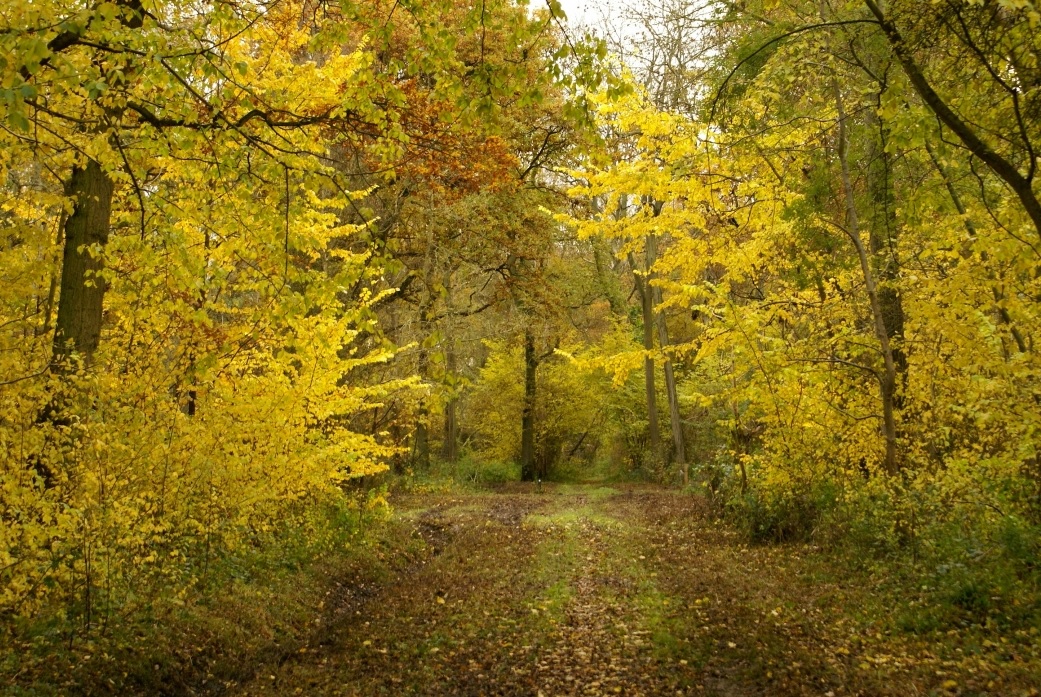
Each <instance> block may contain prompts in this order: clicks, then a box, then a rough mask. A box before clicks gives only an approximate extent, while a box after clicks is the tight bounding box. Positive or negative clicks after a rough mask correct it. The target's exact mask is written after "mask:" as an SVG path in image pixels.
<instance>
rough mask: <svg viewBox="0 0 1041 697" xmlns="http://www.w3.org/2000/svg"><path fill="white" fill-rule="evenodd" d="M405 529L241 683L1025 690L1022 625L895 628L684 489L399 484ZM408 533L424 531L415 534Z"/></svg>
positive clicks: (865, 600)
mask: <svg viewBox="0 0 1041 697" xmlns="http://www.w3.org/2000/svg"><path fill="white" fill-rule="evenodd" d="M393 505H394V507H395V510H396V513H395V516H396V519H397V522H396V523H395V524H396V525H401V526H403V530H405V531H406V535H408V536H410V537H411V538H412V543H411V544H412V545H413V546H412V549H413V552H412V553H410V554H409V555H405V557H404V559H405V560H404V561H400V562H398V563H397V565H396V566H394V567H393V568H392V571H391V572H390V573H389V574H387V575H386V577H385V578H384V579H382V580H381V581H380V582H379V583H375V584H373V583H368V584H360V583H352V582H351V581H350V579H343V580H342V582H341V583H339V584H337V585H336V586H335V588H336V590H331V591H329V593H328V594H327V601H326V602H325V603H324V604H323V607H322V608H321V609H320V610H318V611H317V612H318V614H317V617H316V619H315V623H316V625H320V626H321V627H322V630H321V631H316V633H315V637H314V640H313V641H311V642H309V643H307V644H306V645H301V646H299V647H298V648H295V649H294V650H293V651H292V652H287V653H286V654H285V655H284V656H283V657H282V658H281V659H280V660H279V662H278V664H277V667H276V664H274V663H272V664H270V666H269V667H267V668H260V669H259V671H258V672H256V673H255V674H254V675H253V676H252V677H251V678H250V679H248V680H241V681H238V682H235V683H233V684H228V683H225V684H224V685H223V688H224V689H222V690H220V691H221V692H222V693H224V694H232V695H236V696H241V697H244V696H246V695H296V694H301V695H409V694H415V695H532V696H533V697H534V696H535V695H544V696H545V697H550V696H556V695H612V694H622V695H677V694H684V695H686V694H697V695H852V694H862V695H926V694H995V695H1036V694H1038V693H1037V691H1036V690H1035V689H1034V687H1035V686H1037V685H1041V674H1039V673H1038V672H1036V670H1037V667H1038V666H1039V665H1041V662H1039V657H1038V649H1037V642H1036V640H1035V639H1036V637H1035V636H1031V637H1030V638H1023V637H1021V638H1020V639H1014V638H1012V639H1011V640H1009V639H1005V638H1003V637H1001V636H1000V632H999V633H997V634H995V633H993V632H991V633H988V634H987V635H986V636H987V637H989V638H987V639H984V638H983V636H982V635H980V634H978V633H977V634H973V633H971V632H968V633H959V632H954V631H950V632H940V633H938V635H939V636H940V637H941V639H942V640H938V639H937V635H920V634H912V633H907V632H901V631H899V630H896V629H894V628H893V626H894V625H893V621H892V620H893V618H892V616H889V615H888V613H887V607H886V605H885V603H886V600H885V598H884V597H883V596H882V595H880V594H879V593H877V592H876V591H875V590H873V588H872V587H871V584H870V583H867V582H866V581H865V578H866V577H863V574H860V575H858V574H857V573H846V572H845V570H844V569H843V568H841V565H837V564H833V565H832V566H831V567H828V565H827V564H826V563H824V562H822V559H823V557H822V556H821V555H820V553H818V552H817V551H815V550H814V549H813V548H810V547H798V546H791V545H786V546H761V547H756V546H752V547H748V546H744V545H742V544H741V543H740V541H739V539H738V538H737V537H736V535H734V534H733V533H731V532H728V531H727V530H726V529H725V528H724V527H722V526H718V525H716V524H714V523H713V522H711V520H710V519H709V518H708V517H707V516H706V515H705V513H704V511H703V509H702V504H700V503H699V499H697V498H694V497H691V496H690V495H683V494H679V493H675V492H669V491H663V490H660V489H652V488H641V487H632V488H628V487H625V488H619V489H610V488H596V487H593V486H588V487H577V486H570V487H569V486H560V487H556V488H550V487H547V488H546V490H545V491H543V492H541V493H538V492H535V491H533V490H531V489H525V488H523V487H520V486H514V487H510V488H507V489H503V490H500V491H497V492H494V493H473V494H447V495H446V494H437V495H433V494H431V495H422V496H419V495H412V496H404V497H402V496H396V497H395V498H394V501H393ZM418 538H422V541H420V540H419V539H418Z"/></svg>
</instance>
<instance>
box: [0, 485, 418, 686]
mask: <svg viewBox="0 0 1041 697" xmlns="http://www.w3.org/2000/svg"><path fill="white" fill-rule="evenodd" d="M388 512H389V509H388V507H387V503H386V499H385V495H384V493H383V492H382V491H378V490H377V491H374V492H369V493H367V494H358V495H357V496H354V497H345V498H343V499H341V500H338V501H334V502H324V503H316V502H312V503H310V504H307V505H301V506H299V507H297V509H296V510H295V511H293V515H292V516H290V517H289V518H287V520H286V521H285V522H284V523H283V524H282V525H280V526H278V527H277V528H276V529H273V530H271V531H269V532H267V533H264V534H258V535H257V536H256V537H255V539H254V542H253V544H252V546H250V547H246V548H243V549H240V550H238V551H237V552H236V553H234V554H226V555H224V556H222V557H220V558H215V559H213V560H211V561H210V562H209V564H208V567H207V569H206V570H205V573H204V574H202V575H201V577H200V579H199V582H198V583H197V584H196V585H195V586H194V587H193V588H192V589H191V590H189V591H187V592H183V593H181V594H178V595H156V596H152V597H149V596H142V597H137V598H134V599H133V600H132V602H130V603H127V604H126V605H125V606H123V607H121V608H117V609H114V610H113V611H112V612H111V613H110V614H109V615H108V616H104V617H94V618H92V621H91V624H90V625H87V624H86V623H85V621H84V617H83V616H82V615H81V614H79V615H78V614H75V613H63V612H51V613H49V614H48V613H42V614H41V615H40V616H37V617H33V618H24V619H21V620H19V621H17V622H14V623H11V624H10V625H8V626H7V628H6V629H5V634H4V636H2V637H0V647H2V648H0V692H2V693H4V694H9V695H12V697H21V696H23V695H25V696H28V695H34V696H36V695H43V696H48V695H70V694H72V695H75V694H91V695H123V694H149V695H164V694H184V693H193V694H198V693H210V692H219V691H220V690H221V688H222V687H223V686H225V685H228V684H231V683H234V682H238V681H241V680H243V679H245V678H248V677H250V676H252V675H254V674H255V673H258V672H260V671H264V670H265V669H266V668H267V667H269V666H272V665H277V664H278V663H280V662H281V661H283V660H285V658H286V657H287V656H288V655H290V654H292V653H294V652H297V651H299V650H300V649H301V648H302V647H304V646H306V645H307V644H308V643H309V642H311V643H314V642H315V641H317V640H320V637H321V634H322V633H323V632H324V631H325V627H326V624H327V619H329V617H330V616H331V615H332V614H335V613H336V612H340V611H342V610H343V608H342V607H341V605H342V604H343V602H346V601H345V600H344V598H347V597H349V594H345V593H343V592H342V589H343V588H344V587H346V586H347V585H353V584H356V583H358V582H378V581H379V580H380V579H382V578H384V577H386V576H388V575H389V574H390V573H391V572H392V569H393V566H394V565H396V564H397V565H400V564H403V563H407V559H408V558H409V557H410V556H411V554H412V553H413V552H414V551H415V550H412V549H411V547H412V546H413V545H414V544H415V543H414V542H412V541H411V540H410V539H397V538H399V537H403V535H404V533H403V532H402V531H401V530H399V529H398V528H397V527H396V526H395V525H393V524H390V523H389V522H388V521H389V516H388ZM402 550H405V554H404V555H402V554H401V551H402ZM338 591H340V592H338Z"/></svg>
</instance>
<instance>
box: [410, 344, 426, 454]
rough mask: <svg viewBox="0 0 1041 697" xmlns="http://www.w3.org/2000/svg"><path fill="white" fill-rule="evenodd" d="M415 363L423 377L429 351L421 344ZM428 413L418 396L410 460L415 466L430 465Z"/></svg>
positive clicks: (422, 398)
mask: <svg viewBox="0 0 1041 697" xmlns="http://www.w3.org/2000/svg"><path fill="white" fill-rule="evenodd" d="M417 364H418V365H417V371H416V372H417V373H418V374H419V377H420V379H425V378H426V376H427V374H428V373H429V372H430V351H429V349H427V348H426V346H424V345H422V344H420V347H419V360H418V361H417ZM429 415H430V410H429V409H428V407H427V401H426V397H420V400H419V410H418V413H417V414H416V435H415V448H414V454H413V457H412V461H413V463H414V464H415V465H416V467H419V468H421V469H426V468H428V467H430V429H429V427H428V426H427V418H428V417H429Z"/></svg>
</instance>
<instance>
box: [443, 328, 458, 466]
mask: <svg viewBox="0 0 1041 697" xmlns="http://www.w3.org/2000/svg"><path fill="white" fill-rule="evenodd" d="M445 369H446V370H447V371H448V374H449V375H450V376H452V377H453V378H454V377H455V374H456V361H455V346H454V345H453V344H452V342H451V341H449V342H448V348H447V350H446V351H445ZM452 389H453V391H452V395H451V397H449V399H448V403H447V404H445V435H444V440H443V442H442V443H441V457H442V459H444V460H445V461H446V462H455V461H456V460H458V459H459V418H458V403H459V397H458V396H457V395H456V393H455V388H454V386H453V388H452Z"/></svg>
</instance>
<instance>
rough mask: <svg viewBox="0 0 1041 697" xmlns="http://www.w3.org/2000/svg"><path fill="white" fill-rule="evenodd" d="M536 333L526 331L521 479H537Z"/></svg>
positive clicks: (537, 365)
mask: <svg viewBox="0 0 1041 697" xmlns="http://www.w3.org/2000/svg"><path fill="white" fill-rule="evenodd" d="M538 367H539V364H538V358H537V357H536V356H535V335H534V334H532V333H531V330H528V331H526V332H524V415H523V417H522V419H521V480H522V481H525V482H532V481H535V371H536V370H537V369H538Z"/></svg>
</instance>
